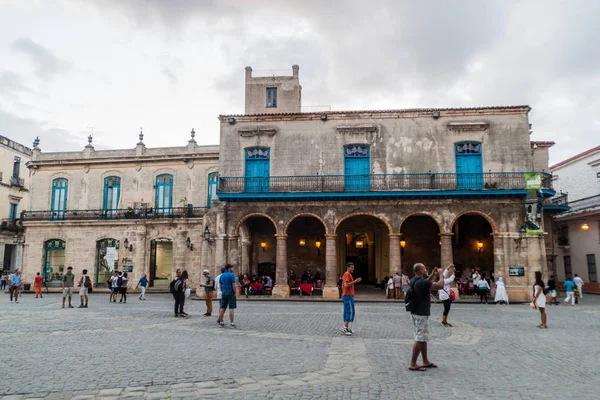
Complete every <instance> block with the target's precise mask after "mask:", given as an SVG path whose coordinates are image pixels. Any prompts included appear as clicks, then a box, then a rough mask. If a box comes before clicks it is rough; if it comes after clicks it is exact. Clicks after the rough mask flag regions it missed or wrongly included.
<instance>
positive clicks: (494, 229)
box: [440, 210, 498, 233]
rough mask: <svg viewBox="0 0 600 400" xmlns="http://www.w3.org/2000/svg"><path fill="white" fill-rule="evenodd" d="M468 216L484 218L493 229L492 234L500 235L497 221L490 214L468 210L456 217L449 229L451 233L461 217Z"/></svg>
mask: <svg viewBox="0 0 600 400" xmlns="http://www.w3.org/2000/svg"><path fill="white" fill-rule="evenodd" d="M466 214H477V215H480V216H482V217H483V218H485V220H486V221H487V222H488V223H489V224H490V226H491V227H492V232H493V233H498V226H497V225H496V221H494V219H493V218H492V217H490V216H489V215H488V214H486V213H484V212H483V211H479V210H467V211H463V212H461V213H459V214H457V215H456V216H455V217H454V219H453V220H452V223H451V224H450V227H449V229H450V231H452V227H453V226H454V224H455V223H456V221H458V219H459V218H460V217H462V216H463V215H466ZM440 232H441V230H440Z"/></svg>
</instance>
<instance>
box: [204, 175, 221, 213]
mask: <svg viewBox="0 0 600 400" xmlns="http://www.w3.org/2000/svg"><path fill="white" fill-rule="evenodd" d="M218 185H219V173H218V172H211V173H210V174H208V198H207V199H206V206H207V207H212V202H213V200H215V199H216V198H217V187H218Z"/></svg>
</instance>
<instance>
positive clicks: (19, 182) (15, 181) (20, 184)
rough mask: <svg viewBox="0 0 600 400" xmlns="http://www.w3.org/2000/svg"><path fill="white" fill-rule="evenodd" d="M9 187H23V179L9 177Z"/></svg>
mask: <svg viewBox="0 0 600 400" xmlns="http://www.w3.org/2000/svg"><path fill="white" fill-rule="evenodd" d="M10 186H18V187H24V186H25V179H23V178H18V177H16V176H11V177H10Z"/></svg>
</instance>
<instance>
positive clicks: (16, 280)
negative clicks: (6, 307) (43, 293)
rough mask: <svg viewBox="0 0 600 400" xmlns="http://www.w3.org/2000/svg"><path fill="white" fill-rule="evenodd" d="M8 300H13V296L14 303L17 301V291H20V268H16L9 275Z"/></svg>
mask: <svg viewBox="0 0 600 400" xmlns="http://www.w3.org/2000/svg"><path fill="white" fill-rule="evenodd" d="M9 290H10V301H11V302H12V301H13V297H14V298H15V303H16V304H18V303H19V293H20V292H21V270H20V269H17V270H16V271H15V272H14V273H13V274H12V275H11V276H10V289H9Z"/></svg>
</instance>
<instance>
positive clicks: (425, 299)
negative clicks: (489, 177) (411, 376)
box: [404, 263, 444, 372]
mask: <svg viewBox="0 0 600 400" xmlns="http://www.w3.org/2000/svg"><path fill="white" fill-rule="evenodd" d="M413 271H414V273H415V277H414V278H412V279H411V281H410V286H409V288H408V292H407V293H406V296H405V299H404V302H405V305H406V311H409V312H410V317H411V319H412V322H413V326H414V329H415V343H414V345H413V349H412V357H411V360H410V365H409V366H408V369H409V370H410V371H421V372H422V371H427V369H428V368H437V365H435V364H434V363H432V362H431V361H429V359H428V358H427V341H428V340H429V316H430V315H431V291H432V290H441V289H443V288H444V279H443V278H441V277H442V274H443V273H444V271H443V270H442V269H441V268H439V269H436V268H434V269H433V270H432V271H431V274H430V275H429V277H427V268H425V265H423V264H421V263H416V264H415V265H414V266H413ZM419 354H420V355H421V356H422V358H423V365H421V366H419V365H418V364H417V360H418V358H419Z"/></svg>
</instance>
